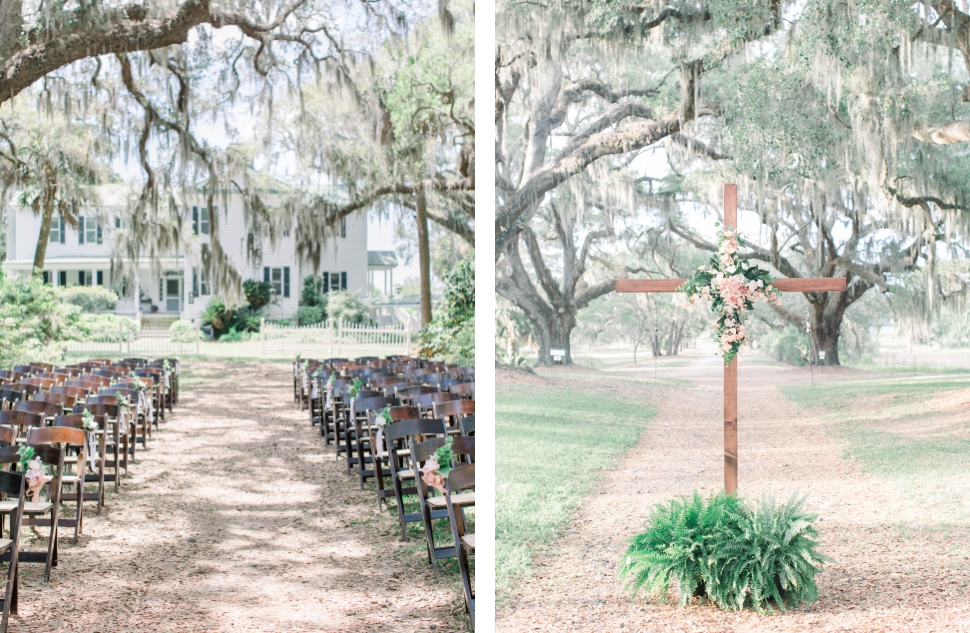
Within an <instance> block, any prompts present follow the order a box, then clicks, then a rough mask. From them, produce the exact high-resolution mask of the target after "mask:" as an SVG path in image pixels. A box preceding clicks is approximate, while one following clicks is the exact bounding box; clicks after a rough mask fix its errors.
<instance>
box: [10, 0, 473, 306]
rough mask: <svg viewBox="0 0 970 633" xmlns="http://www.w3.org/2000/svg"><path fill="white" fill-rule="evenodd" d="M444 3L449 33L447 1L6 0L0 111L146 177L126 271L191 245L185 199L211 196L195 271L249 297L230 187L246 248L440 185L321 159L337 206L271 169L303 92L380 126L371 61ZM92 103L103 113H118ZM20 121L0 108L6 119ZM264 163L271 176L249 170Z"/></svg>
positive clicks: (122, 247) (328, 227)
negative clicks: (22, 112) (42, 109)
mask: <svg viewBox="0 0 970 633" xmlns="http://www.w3.org/2000/svg"><path fill="white" fill-rule="evenodd" d="M435 9H437V13H438V20H439V21H440V22H441V23H442V24H444V25H447V26H451V25H453V24H454V20H455V18H454V15H453V14H452V13H451V11H450V9H449V8H448V5H447V3H441V5H440V7H429V6H423V5H420V6H419V5H414V4H412V3H403V2H402V3H396V2H394V1H393V0H382V1H379V2H367V3H356V2H350V1H344V2H338V3H331V2H322V1H320V0H296V1H295V2H293V3H282V2H280V3H270V4H265V3H248V2H245V1H244V2H242V3H219V2H210V1H209V0H186V1H185V2H181V3H176V2H171V1H162V2H158V3H152V4H137V3H132V4H128V5H122V6H118V5H109V4H106V3H102V2H94V3H81V4H80V5H75V4H55V5H49V4H41V3H39V2H31V1H28V2H20V1H16V0H3V1H2V3H0V16H2V18H3V19H2V21H0V24H2V27H0V29H2V32H0V106H3V104H5V103H7V102H9V101H11V100H16V99H20V100H26V101H27V103H43V104H47V105H48V106H49V107H50V108H51V109H53V110H55V111H57V112H59V113H61V114H64V115H68V116H69V117H71V118H73V119H78V118H80V119H82V120H84V121H85V123H90V122H95V123H97V124H99V125H100V126H101V132H102V133H103V134H105V135H110V134H116V135H117V137H118V141H119V142H118V147H119V148H121V153H122V157H123V158H124V159H125V160H128V161H130V162H131V163H132V164H134V165H137V166H138V168H139V171H140V172H141V173H140V179H141V181H142V183H143V187H142V191H141V193H140V195H137V196H134V197H133V198H132V199H131V200H130V201H129V204H128V216H129V217H128V218H127V220H126V222H125V228H124V229H123V230H122V231H120V232H119V234H118V235H117V236H116V237H117V239H116V240H115V243H116V245H117V247H118V250H117V252H116V253H115V255H116V260H117V262H118V266H119V267H121V268H122V269H125V268H130V266H131V262H132V261H133V260H134V258H135V257H137V256H138V255H139V254H142V255H144V254H148V255H149V256H150V257H151V258H152V259H153V261H154V260H157V257H158V255H159V254H161V253H164V252H167V251H170V250H171V249H173V248H180V247H181V246H183V245H184V242H185V240H186V239H187V237H190V236H187V235H186V232H183V231H181V226H183V224H184V223H185V222H187V218H186V215H185V214H186V212H187V211H186V209H187V198H188V196H189V195H195V194H196V193H201V194H202V196H203V199H204V200H205V201H206V204H207V205H208V207H209V212H210V213H209V216H210V222H211V226H210V232H211V240H210V243H209V244H208V245H206V246H205V247H204V248H203V253H202V262H201V264H202V265H203V266H205V267H206V268H207V269H208V270H209V273H210V278H211V279H212V281H213V282H214V285H215V286H216V287H217V288H219V291H220V293H221V294H223V295H224V296H226V297H227V299H232V298H233V297H235V298H237V299H239V298H241V295H242V292H241V281H242V280H241V278H240V275H239V272H238V271H237V270H235V268H234V267H233V266H232V264H231V263H230V260H229V258H228V257H227V255H226V253H225V252H224V251H223V249H222V247H221V243H220V239H219V224H220V222H219V219H220V218H219V214H218V213H216V212H215V210H216V207H217V206H221V207H223V208H225V197H226V196H227V195H228V194H229V193H230V192H232V193H239V194H241V195H242V196H243V198H244V200H245V201H246V214H245V216H246V224H247V226H246V228H247V230H248V232H249V238H248V241H249V243H250V244H257V243H258V240H256V239H255V238H257V237H259V236H264V235H268V236H269V237H270V238H271V240H272V239H273V238H274V237H275V236H277V235H280V234H281V233H282V231H283V230H285V228H284V226H285V225H287V224H288V223H289V224H292V223H293V222H294V221H295V222H298V226H300V227H301V228H302V229H303V234H305V235H307V236H312V237H313V239H317V238H319V239H320V240H322V239H323V238H325V237H327V236H332V235H333V233H334V231H335V230H339V226H340V223H341V220H342V219H343V218H345V217H346V216H347V215H349V214H351V213H357V212H360V211H361V210H363V209H366V208H367V207H368V206H369V205H371V204H373V203H374V202H376V201H379V200H380V199H382V197H384V196H387V195H400V194H402V193H404V192H402V187H404V188H407V189H408V190H409V192H411V193H413V192H414V191H416V190H417V189H423V188H427V187H428V186H430V187H440V186H441V185H440V184H439V183H437V182H433V181H430V180H428V179H424V180H419V181H413V182H405V183H402V182H401V181H400V180H392V181H382V182H377V181H375V180H373V179H370V178H369V176H370V175H372V174H370V173H367V171H366V169H365V167H364V166H362V165H360V164H353V163H346V164H339V163H336V164H335V163H326V164H319V163H318V164H317V165H315V169H317V170H319V171H320V172H324V173H326V174H327V176H328V177H329V178H330V179H331V183H332V184H333V185H334V186H335V187H336V188H338V189H339V190H340V191H341V193H342V195H341V196H338V197H334V196H332V195H321V194H320V192H319V191H313V190H309V191H308V190H306V188H305V187H304V185H305V182H304V181H301V180H300V179H299V178H294V179H292V180H291V182H289V183H282V184H284V185H285V184H289V185H290V187H288V188H287V187H285V186H281V182H280V180H279V173H274V172H276V170H275V169H274V168H275V167H277V165H278V160H279V159H280V157H281V155H282V154H283V152H281V151H280V148H279V145H278V143H277V141H278V139H277V138H276V134H275V133H276V128H274V123H276V122H277V121H278V120H277V116H276V113H277V111H279V110H280V109H281V107H280V104H281V103H282V102H290V103H300V102H301V101H302V100H303V99H304V96H305V94H306V91H307V90H308V89H318V88H319V87H321V86H326V87H329V88H331V89H332V90H333V91H334V93H335V94H339V95H340V97H341V98H342V99H344V100H346V101H347V102H348V103H351V104H354V105H358V106H360V107H359V111H358V119H357V121H356V125H355V127H364V128H368V127H373V125H372V124H373V123H375V122H377V121H379V120H380V117H379V116H378V114H377V113H376V112H375V111H374V110H373V109H370V110H369V109H368V108H367V107H366V105H367V104H366V103H365V102H366V99H363V98H362V95H364V94H365V93H366V92H367V90H368V89H369V87H370V86H372V85H373V84H374V79H373V76H372V60H373V59H374V56H375V54H376V53H377V52H378V50H379V49H380V47H381V45H382V44H383V42H384V41H386V40H387V39H389V38H393V37H404V36H405V35H406V33H407V31H408V28H409V25H410V24H411V23H412V22H416V21H417V20H419V19H420V18H421V17H422V16H423V15H428V14H433V13H434V12H435ZM92 104H96V105H97V106H99V107H102V106H104V105H105V104H107V105H108V106H109V107H110V109H111V113H112V114H111V116H102V115H100V114H99V113H96V112H95V111H94V110H95V108H92ZM11 115H12V113H11V112H10V111H8V110H6V109H5V108H3V109H0V119H2V118H5V117H9V116H11ZM65 125H68V124H65ZM305 149H306V148H305ZM0 160H2V159H0ZM290 160H291V161H292V157H291V158H290ZM284 162H285V161H284ZM257 164H258V165H268V166H269V167H270V168H269V169H267V170H265V171H267V172H269V173H265V174H258V173H255V172H254V170H253V169H251V167H252V166H253V165H257ZM470 186H473V183H467V184H464V183H463V185H462V186H459V187H455V188H456V189H462V190H468V189H469V188H470ZM271 192H275V193H271ZM271 195H275V196H277V198H278V199H277V200H274V204H273V205H269V204H268V203H267V202H266V201H267V200H268V199H269V196H271ZM280 199H281V200H280ZM220 202H221V203H222V204H220ZM466 202H467V200H466ZM277 203H279V204H277ZM315 248H316V249H317V250H319V248H320V247H319V246H316V247H315ZM249 254H250V258H251V260H253V261H258V260H259V258H260V256H261V253H260V252H259V251H258V249H255V248H254V249H251V250H250V253H249ZM308 257H309V259H310V261H311V262H312V261H313V256H312V253H310V254H309V256H308Z"/></svg>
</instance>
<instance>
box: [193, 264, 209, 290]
mask: <svg viewBox="0 0 970 633" xmlns="http://www.w3.org/2000/svg"><path fill="white" fill-rule="evenodd" d="M192 293H193V294H194V295H195V296H196V297H201V296H207V295H208V294H209V280H208V279H207V278H206V276H205V269H204V268H196V267H194V266H193V267H192Z"/></svg>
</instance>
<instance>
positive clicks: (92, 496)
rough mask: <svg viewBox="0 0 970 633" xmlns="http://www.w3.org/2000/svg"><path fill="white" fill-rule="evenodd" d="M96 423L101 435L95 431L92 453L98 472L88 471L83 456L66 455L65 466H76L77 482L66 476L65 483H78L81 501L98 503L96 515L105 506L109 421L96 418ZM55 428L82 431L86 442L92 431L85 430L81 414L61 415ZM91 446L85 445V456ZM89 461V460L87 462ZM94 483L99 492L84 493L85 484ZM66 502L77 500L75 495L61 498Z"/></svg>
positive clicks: (101, 417)
mask: <svg viewBox="0 0 970 633" xmlns="http://www.w3.org/2000/svg"><path fill="white" fill-rule="evenodd" d="M94 421H95V423H97V425H98V427H99V430H100V431H101V432H100V433H99V432H97V431H93V433H94V443H95V450H94V451H91V454H92V455H93V457H94V459H95V462H96V464H97V470H94V471H93V472H90V473H89V472H88V471H87V466H88V465H89V462H88V463H85V462H82V461H81V457H82V455H80V454H78V453H75V454H74V455H65V457H64V464H65V466H66V467H68V466H71V465H75V468H76V469H75V473H74V476H75V477H77V480H76V482H75V481H74V479H70V480H69V479H68V476H67V475H65V478H64V482H65V484H68V483H70V482H74V483H77V485H78V490H79V494H82V495H83V496H82V498H81V501H82V502H84V501H94V502H95V503H96V510H95V514H98V515H100V514H101V506H103V505H104V481H105V479H104V461H105V459H106V458H107V437H106V434H105V433H104V430H105V429H106V428H107V421H106V420H105V416H103V415H100V416H94ZM54 426H66V427H70V428H74V429H81V430H83V431H84V433H85V440H87V439H88V437H89V435H88V434H89V433H92V431H87V430H85V429H84V415H82V414H80V413H72V414H70V415H61V416H58V417H56V418H54ZM90 448H91V447H90V444H89V443H86V444H85V451H84V455H83V456H85V457H86V456H87V455H88V453H89V451H90ZM86 461H87V460H86ZM87 483H93V484H97V486H98V491H97V492H84V484H87ZM61 498H62V499H63V500H64V501H73V500H74V499H75V496H74V493H69V494H65V495H63V496H62V497H61Z"/></svg>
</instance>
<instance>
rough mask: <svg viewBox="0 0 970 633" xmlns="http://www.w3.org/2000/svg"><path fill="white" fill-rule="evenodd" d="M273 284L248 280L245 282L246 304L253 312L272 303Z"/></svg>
mask: <svg viewBox="0 0 970 633" xmlns="http://www.w3.org/2000/svg"><path fill="white" fill-rule="evenodd" d="M272 288H273V284H271V283H269V282H268V281H256V280H255V279H247V280H246V281H244V282H243V293H245V295H246V303H247V304H248V307H249V308H250V309H251V310H259V309H260V308H262V307H263V306H265V305H268V304H269V301H270V290H272Z"/></svg>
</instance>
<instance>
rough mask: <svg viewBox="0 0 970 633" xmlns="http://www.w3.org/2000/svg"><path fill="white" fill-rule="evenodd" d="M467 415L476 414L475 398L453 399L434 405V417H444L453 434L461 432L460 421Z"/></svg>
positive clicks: (449, 430)
mask: <svg viewBox="0 0 970 633" xmlns="http://www.w3.org/2000/svg"><path fill="white" fill-rule="evenodd" d="M466 415H475V401H474V400H452V401H451V402H440V403H438V404H436V405H434V417H436V418H442V419H444V420H445V423H446V424H448V432H449V433H451V434H453V435H458V434H460V433H461V428H460V427H459V424H458V422H459V420H460V419H461V418H462V417H464V416H466Z"/></svg>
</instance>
